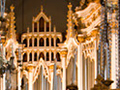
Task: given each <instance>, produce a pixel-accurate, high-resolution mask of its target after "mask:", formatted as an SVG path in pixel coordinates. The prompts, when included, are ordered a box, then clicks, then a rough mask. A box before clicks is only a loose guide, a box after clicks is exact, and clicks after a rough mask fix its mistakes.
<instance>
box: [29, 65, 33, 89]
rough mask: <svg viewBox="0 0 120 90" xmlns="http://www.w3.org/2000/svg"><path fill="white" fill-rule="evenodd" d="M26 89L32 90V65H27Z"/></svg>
mask: <svg viewBox="0 0 120 90" xmlns="http://www.w3.org/2000/svg"><path fill="white" fill-rule="evenodd" d="M28 78H29V79H28V90H33V66H28Z"/></svg>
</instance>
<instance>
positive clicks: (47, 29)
mask: <svg viewBox="0 0 120 90" xmlns="http://www.w3.org/2000/svg"><path fill="white" fill-rule="evenodd" d="M46 31H47V32H49V22H47V23H46Z"/></svg>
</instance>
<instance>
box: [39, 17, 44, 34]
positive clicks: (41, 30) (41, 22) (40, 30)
mask: <svg viewBox="0 0 120 90" xmlns="http://www.w3.org/2000/svg"><path fill="white" fill-rule="evenodd" d="M39 32H44V18H43V17H41V18H40V20H39Z"/></svg>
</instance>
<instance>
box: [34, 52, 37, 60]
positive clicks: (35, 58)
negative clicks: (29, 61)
mask: <svg viewBox="0 0 120 90" xmlns="http://www.w3.org/2000/svg"><path fill="white" fill-rule="evenodd" d="M34 61H37V52H35V54H34Z"/></svg>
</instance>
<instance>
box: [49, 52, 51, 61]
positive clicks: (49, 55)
mask: <svg viewBox="0 0 120 90" xmlns="http://www.w3.org/2000/svg"><path fill="white" fill-rule="evenodd" d="M49 60H50V61H51V50H50V51H49Z"/></svg>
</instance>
